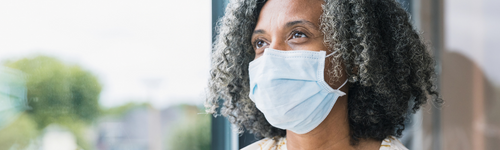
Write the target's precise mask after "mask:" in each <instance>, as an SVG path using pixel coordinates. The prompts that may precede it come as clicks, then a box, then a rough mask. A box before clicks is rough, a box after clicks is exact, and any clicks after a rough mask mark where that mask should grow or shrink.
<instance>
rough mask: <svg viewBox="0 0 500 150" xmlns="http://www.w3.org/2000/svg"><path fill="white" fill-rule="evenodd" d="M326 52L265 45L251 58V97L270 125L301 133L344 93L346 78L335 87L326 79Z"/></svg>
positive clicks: (319, 121) (309, 128)
mask: <svg viewBox="0 0 500 150" xmlns="http://www.w3.org/2000/svg"><path fill="white" fill-rule="evenodd" d="M332 54H333V53H332ZM332 54H330V55H328V56H331V55H332ZM328 56H326V52H325V51H319V52H315V51H303V50H297V51H280V50H274V49H269V48H268V49H266V50H265V51H264V54H263V55H262V56H261V57H260V58H258V59H256V60H254V61H252V62H250V66H249V71H250V94H249V96H250V99H251V100H252V101H253V102H254V103H255V105H256V106H257V108H258V109H259V110H260V111H261V112H262V113H263V114H264V116H265V117H266V119H267V121H268V122H269V123H270V124H271V125H272V126H274V127H277V128H280V129H286V130H290V131H293V132H295V133H298V134H304V133H307V132H309V131H311V130H313V129H314V128H316V127H317V126H318V125H319V124H320V123H321V122H323V120H325V118H326V116H328V114H329V113H330V111H331V110H332V108H333V105H334V104H335V102H336V101H337V99H338V98H339V97H340V96H344V95H345V93H344V92H342V91H340V90H339V89H340V88H342V86H344V85H345V84H346V82H347V80H346V81H345V82H344V84H342V86H340V87H339V88H338V89H333V88H331V87H330V86H329V85H328V84H327V83H326V82H325V80H324V77H323V75H324V69H325V58H326V57H328Z"/></svg>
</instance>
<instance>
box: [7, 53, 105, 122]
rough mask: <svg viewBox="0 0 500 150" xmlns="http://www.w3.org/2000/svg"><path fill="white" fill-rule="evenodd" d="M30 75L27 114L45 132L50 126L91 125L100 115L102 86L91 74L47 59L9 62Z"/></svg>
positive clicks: (13, 66)
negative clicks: (53, 124) (82, 123)
mask: <svg viewBox="0 0 500 150" xmlns="http://www.w3.org/2000/svg"><path fill="white" fill-rule="evenodd" d="M6 66H8V67H11V68H14V69H18V70H21V71H23V72H24V73H25V74H26V75H27V79H26V80H27V89H28V96H27V98H28V105H29V106H30V107H31V109H29V110H28V113H29V114H30V115H32V116H33V117H32V118H33V119H34V120H35V121H36V123H37V124H38V127H39V128H40V129H43V128H44V127H46V126H47V125H49V124H51V123H57V124H61V125H69V124H71V123H72V122H75V121H77V122H80V121H82V122H84V123H90V122H91V121H93V120H94V119H95V118H96V117H97V116H98V115H99V103H98V99H99V94H100V92H101V85H100V83H99V81H98V80H97V78H96V77H95V76H94V75H92V74H91V73H90V72H88V71H86V70H83V69H82V68H80V67H79V66H76V65H65V64H63V63H62V62H60V61H59V60H57V59H55V58H51V57H47V56H37V57H34V58H24V59H20V60H17V61H13V62H7V63H6Z"/></svg>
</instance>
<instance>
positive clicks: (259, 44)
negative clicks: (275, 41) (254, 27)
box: [255, 40, 267, 49]
mask: <svg viewBox="0 0 500 150" xmlns="http://www.w3.org/2000/svg"><path fill="white" fill-rule="evenodd" d="M264 46H267V43H266V42H264V41H262V40H258V41H256V42H255V48H257V49H259V48H261V47H264Z"/></svg>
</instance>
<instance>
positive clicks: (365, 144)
mask: <svg viewBox="0 0 500 150" xmlns="http://www.w3.org/2000/svg"><path fill="white" fill-rule="evenodd" d="M286 137H287V142H286V147H287V149H288V150H313V149H314V150H332V149H342V150H349V149H352V150H354V149H363V150H365V149H368V150H371V149H373V150H378V149H379V148H380V144H381V141H376V140H360V141H359V144H358V145H356V146H355V147H353V146H352V145H351V144H350V139H351V138H350V135H349V120H348V115H347V95H346V96H342V97H339V99H338V100H337V102H336V103H335V105H334V106H333V108H332V111H330V113H329V114H328V116H327V117H326V118H325V120H323V122H321V124H319V126H318V127H316V128H315V129H313V130H312V131H311V132H308V133H306V134H297V133H294V132H292V131H289V130H287V131H286Z"/></svg>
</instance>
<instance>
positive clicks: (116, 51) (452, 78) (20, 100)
mask: <svg viewBox="0 0 500 150" xmlns="http://www.w3.org/2000/svg"><path fill="white" fill-rule="evenodd" d="M398 2H400V3H401V4H402V6H403V7H404V8H405V9H406V10H407V11H408V12H409V13H410V14H411V16H412V23H413V24H414V26H415V28H416V30H418V31H419V32H421V33H422V35H423V37H424V38H425V40H426V41H427V43H428V45H429V46H430V48H431V51H432V54H433V55H434V57H435V58H436V63H437V66H436V70H437V72H438V73H439V90H440V91H441V93H442V96H443V99H444V100H445V104H444V106H443V107H442V108H441V109H436V108H435V107H434V106H433V105H432V104H428V105H426V106H425V107H424V108H423V109H422V110H421V111H419V112H417V113H416V114H415V115H413V116H411V118H410V121H409V122H408V125H407V129H406V130H405V132H404V135H403V137H402V138H401V139H400V140H401V141H402V142H403V143H404V144H405V145H406V146H407V147H408V148H410V149H412V150H461V149H464V150H470V149H474V150H494V149H498V147H500V67H499V66H500V45H498V44H497V43H498V42H500V28H498V27H499V26H500V9H499V8H500V1H498V0H398ZM227 3H228V1H227V0H212V1H209V0H197V1H172V0H167V1H161V0H148V1H137V0H88V1H66V0H41V1H34V0H22V1H0V150H75V149H78V150H80V149H85V150H210V149H212V150H236V149H239V148H242V147H244V146H246V145H248V144H250V143H252V142H254V141H256V140H258V139H256V138H255V137H253V136H252V135H251V134H248V133H245V134H243V135H238V134H237V133H236V132H234V130H235V129H234V127H233V126H232V125H231V124H229V122H228V121H227V120H226V119H225V118H223V117H216V118H214V117H212V116H211V115H207V114H205V112H204V108H203V102H204V99H205V88H206V85H207V80H208V78H209V74H208V71H209V67H210V54H211V43H212V41H213V36H214V25H215V22H216V21H217V20H218V19H219V18H220V17H221V16H223V15H224V9H225V7H226V5H227Z"/></svg>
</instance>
